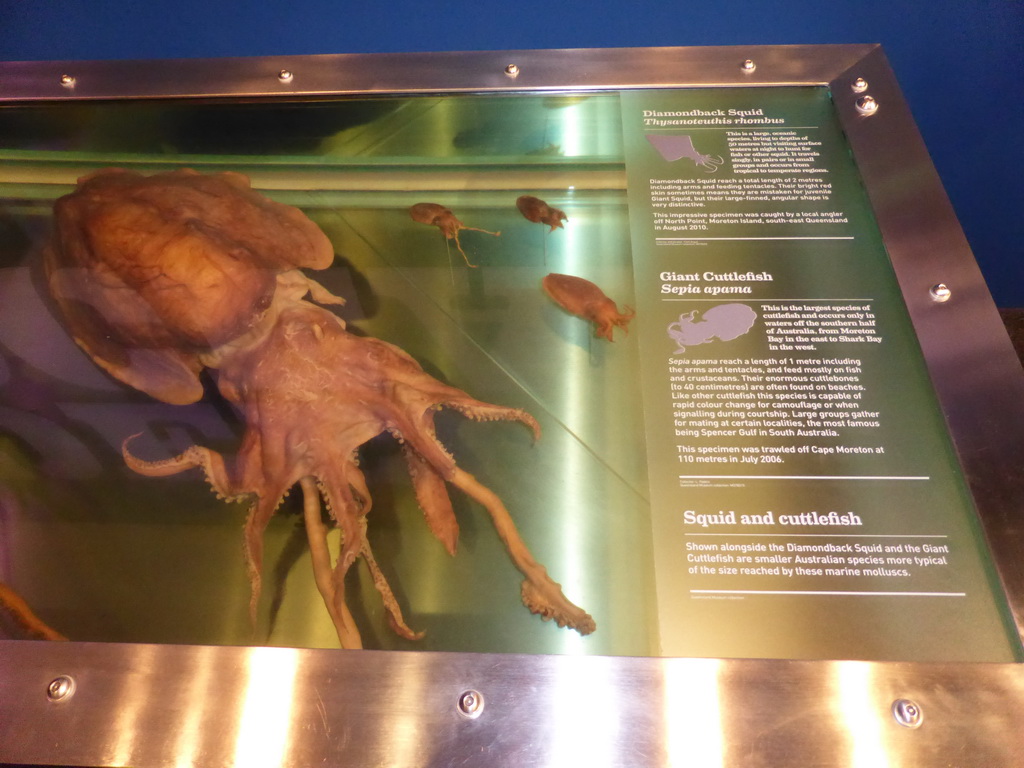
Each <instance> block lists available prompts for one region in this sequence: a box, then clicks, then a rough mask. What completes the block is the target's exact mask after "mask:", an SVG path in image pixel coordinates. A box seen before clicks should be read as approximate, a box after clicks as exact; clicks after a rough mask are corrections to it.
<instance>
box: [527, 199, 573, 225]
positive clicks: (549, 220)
mask: <svg viewBox="0 0 1024 768" xmlns="http://www.w3.org/2000/svg"><path fill="white" fill-rule="evenodd" d="M516 208H518V209H519V212H520V213H521V214H523V216H525V217H526V218H527V219H528V220H529V221H532V222H534V223H535V224H547V225H549V226H550V227H551V229H550V230H548V231H549V232H554V231H555V229H556V228H557V229H562V222H563V221H568V220H569V217H568V216H566V215H565V211H563V210H560V209H558V208H553V207H551V206H550V205H548V204H547V203H545V202H544V201H543V200H541V199H540V198H539V197H533V196H532V195H522V196H521V197H519V198H518V199H516Z"/></svg>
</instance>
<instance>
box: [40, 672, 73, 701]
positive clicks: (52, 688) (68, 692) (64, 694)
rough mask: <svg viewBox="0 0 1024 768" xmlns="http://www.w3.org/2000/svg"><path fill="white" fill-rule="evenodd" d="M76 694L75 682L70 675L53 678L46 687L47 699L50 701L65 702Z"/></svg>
mask: <svg viewBox="0 0 1024 768" xmlns="http://www.w3.org/2000/svg"><path fill="white" fill-rule="evenodd" d="M74 693H75V681H74V678H72V677H71V676H70V675H60V676H59V677H55V678H53V680H51V681H50V684H49V685H48V686H46V698H48V699H49V700H50V701H64V700H65V699H70V698H71V696H72V695H73V694H74Z"/></svg>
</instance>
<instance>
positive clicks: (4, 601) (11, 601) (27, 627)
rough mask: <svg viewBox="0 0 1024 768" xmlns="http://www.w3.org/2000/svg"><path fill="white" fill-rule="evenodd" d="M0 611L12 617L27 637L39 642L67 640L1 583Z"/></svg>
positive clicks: (20, 597)
mask: <svg viewBox="0 0 1024 768" xmlns="http://www.w3.org/2000/svg"><path fill="white" fill-rule="evenodd" d="M0 610H2V611H3V612H4V613H5V614H6V615H7V616H9V617H11V618H12V619H13V620H14V621H15V623H16V624H17V625H18V626H19V627H20V628H21V631H22V632H24V633H25V635H26V636H28V637H30V638H34V639H39V640H67V638H66V637H64V635H62V634H61V633H60V632H57V631H56V630H55V629H52V628H51V627H50V626H49V625H48V624H47V623H46V622H44V621H43V620H42V619H40V618H39V617H38V616H36V615H35V613H34V612H33V611H32V609H31V608H29V605H28V603H26V602H25V599H24V598H23V597H22V596H21V595H19V594H18V593H17V592H15V591H14V590H13V589H12V588H11V587H9V586H7V585H6V584H4V583H3V582H2V581H0Z"/></svg>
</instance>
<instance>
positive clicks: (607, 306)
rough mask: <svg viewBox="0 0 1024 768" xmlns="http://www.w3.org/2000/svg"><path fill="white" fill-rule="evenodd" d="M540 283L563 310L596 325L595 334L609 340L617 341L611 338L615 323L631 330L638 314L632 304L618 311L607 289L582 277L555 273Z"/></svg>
mask: <svg viewBox="0 0 1024 768" xmlns="http://www.w3.org/2000/svg"><path fill="white" fill-rule="evenodd" d="M541 285H542V286H543V287H544V292H545V293H546V294H547V295H548V296H550V297H551V299H552V300H553V301H554V302H555V303H556V304H558V305H559V306H560V307H562V309H564V310H566V311H567V312H571V313H572V314H574V315H577V316H579V317H582V318H583V319H584V320H589V321H590V322H592V323H594V324H596V325H597V331H596V333H595V335H597V336H601V337H602V338H605V339H608V341H615V339H613V338H612V330H613V329H614V327H615V326H619V327H620V328H623V329H625V330H626V331H627V332H628V330H629V329H628V326H629V321H630V320H632V319H633V316H634V315H635V314H636V312H635V311H634V310H633V309H632V308H630V307H626V308H625V312H619V310H618V308H617V307H616V306H615V302H614V301H612V300H611V299H609V298H608V297H607V296H605V295H604V291H602V290H601V289H600V288H598V287H597V286H596V285H594V284H593V283H592V282H590V281H589V280H584V279H583V278H582V277H575V276H573V275H560V274H557V273H552V274H550V275H547V276H546V277H545V278H544V279H543V280H542V281H541Z"/></svg>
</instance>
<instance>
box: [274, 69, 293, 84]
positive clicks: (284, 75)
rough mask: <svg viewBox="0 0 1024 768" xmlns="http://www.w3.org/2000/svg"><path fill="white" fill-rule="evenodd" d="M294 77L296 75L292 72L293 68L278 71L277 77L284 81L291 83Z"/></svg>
mask: <svg viewBox="0 0 1024 768" xmlns="http://www.w3.org/2000/svg"><path fill="white" fill-rule="evenodd" d="M293 77H295V75H294V74H292V72H291V70H287V69H282V70H281V71H280V72H278V73H277V79H278V80H280V81H281V82H282V83H290V82H291V81H292V78H293Z"/></svg>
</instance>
